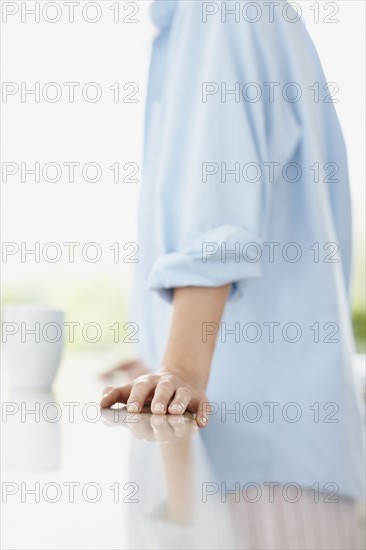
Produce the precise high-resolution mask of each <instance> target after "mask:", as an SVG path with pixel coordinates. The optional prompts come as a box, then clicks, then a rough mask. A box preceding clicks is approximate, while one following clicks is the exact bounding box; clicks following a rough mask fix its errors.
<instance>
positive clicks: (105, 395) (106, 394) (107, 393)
mask: <svg viewBox="0 0 366 550" xmlns="http://www.w3.org/2000/svg"><path fill="white" fill-rule="evenodd" d="M112 391H113V390H108V391H106V392H105V393H103V399H105V398H106V397H108V395H110V394H111V393H112Z"/></svg>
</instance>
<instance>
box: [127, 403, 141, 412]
mask: <svg viewBox="0 0 366 550" xmlns="http://www.w3.org/2000/svg"><path fill="white" fill-rule="evenodd" d="M138 410H139V406H138V404H137V403H127V412H129V413H135V412H137V411H138Z"/></svg>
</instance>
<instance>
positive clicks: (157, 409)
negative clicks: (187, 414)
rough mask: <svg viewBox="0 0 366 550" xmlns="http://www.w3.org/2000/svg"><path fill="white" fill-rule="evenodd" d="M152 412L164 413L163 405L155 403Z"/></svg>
mask: <svg viewBox="0 0 366 550" xmlns="http://www.w3.org/2000/svg"><path fill="white" fill-rule="evenodd" d="M153 411H154V412H160V413H162V412H164V411H165V406H164V404H163V403H155V405H154V407H153Z"/></svg>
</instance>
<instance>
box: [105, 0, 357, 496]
mask: <svg viewBox="0 0 366 550" xmlns="http://www.w3.org/2000/svg"><path fill="white" fill-rule="evenodd" d="M245 4H248V3H246V2H219V3H216V2H201V1H198V0H197V1H178V2H167V1H158V2H155V3H154V4H153V6H152V16H153V19H154V22H155V24H156V25H157V27H158V29H159V33H158V35H157V37H156V39H155V42H154V47H153V52H152V59H151V68H150V76H149V90H148V98H147V113H146V134H145V158H144V163H145V165H144V182H143V188H142V193H141V202H140V211H139V228H140V241H139V245H140V251H141V257H140V261H139V264H138V270H137V282H136V289H135V290H136V311H137V314H138V321H139V327H140V342H141V357H140V366H141V365H143V368H145V369H147V370H148V371H149V372H148V373H147V374H142V375H141V376H138V377H137V378H136V379H134V380H132V381H131V382H130V383H128V384H124V385H122V386H119V387H109V388H107V390H106V391H105V394H104V396H103V399H102V402H101V405H102V407H110V406H112V405H113V404H114V403H116V402H122V403H127V409H128V410H129V411H134V412H139V411H141V409H142V407H143V406H144V405H145V404H146V403H149V404H150V402H151V405H150V406H151V411H152V413H154V414H168V413H169V414H175V415H182V414H183V413H184V412H185V411H186V410H190V411H191V412H193V413H195V414H196V420H197V423H198V425H199V426H200V427H202V428H203V427H205V426H208V427H207V429H206V430H204V432H205V433H204V434H203V437H204V438H205V441H206V442H207V445H211V449H213V448H214V449H215V451H214V452H213V457H212V459H213V461H214V463H215V466H216V469H217V471H218V472H219V473H220V476H221V479H225V480H226V481H227V482H228V483H229V482H232V483H235V482H236V481H237V480H239V481H240V482H241V481H242V479H241V475H242V471H243V467H244V466H243V465H244V464H245V472H246V474H245V475H246V479H255V480H259V481H260V482H262V483H264V482H265V481H268V480H269V478H270V479H272V480H276V483H280V484H286V483H288V482H289V481H291V480H292V481H294V480H296V482H297V483H299V484H300V485H301V486H306V487H307V488H309V487H310V486H312V485H313V484H314V483H317V484H318V485H317V486H318V488H319V490H320V492H322V491H325V492H328V493H329V492H330V493H331V492H332V491H333V490H334V491H335V492H336V493H337V494H338V493H339V494H342V495H345V496H347V497H351V498H352V499H354V498H359V497H360V496H361V495H362V473H361V472H362V445H361V417H360V411H359V407H358V404H357V399H356V394H355V389H354V383H353V377H352V366H351V361H352V354H353V349H354V348H353V336H352V327H351V319H350V312H349V306H348V286H349V279H350V262H351V257H350V251H351V218H350V215H351V214H350V197H349V184H348V175H347V160H346V152H345V146H344V142H343V137H342V133H341V130H340V127H339V123H338V119H337V116H336V113H335V109H334V105H333V101H334V100H335V99H336V97H335V96H334V93H335V89H336V88H335V87H334V86H331V85H328V84H327V81H326V78H325V76H324V74H323V71H322V67H321V64H320V61H319V59H318V56H317V53H316V50H315V48H314V45H313V43H312V41H311V39H310V37H309V35H308V33H307V31H306V29H305V27H304V25H303V23H302V21H301V19H299V18H298V16H297V14H296V12H295V10H294V9H293V8H292V7H291V6H290V5H289V4H288V3H287V2H281V3H280V6H279V7H277V8H276V9H275V11H273V9H268V7H267V8H266V7H265V5H264V4H262V3H256V6H257V7H256V8H255V9H256V11H255V13H254V12H249V11H248V9H247V8H248V6H245ZM250 4H252V5H253V3H250ZM267 4H268V3H267ZM276 4H277V3H276ZM230 10H231V12H230ZM151 371H153V372H151ZM208 402H210V403H211V408H210V406H209V405H208ZM210 414H211V415H212V419H211V420H213V419H215V422H208V420H209V416H210ZM218 424H219V426H218ZM215 425H216V428H215V430H214V426H215ZM218 433H220V444H218V443H217V434H218ZM215 445H216V446H215ZM254 447H255V448H256V449H258V453H257V454H256V455H255V456H251V457H250V459H249V458H248V448H254ZM259 470H260V473H258V471H259ZM330 483H333V484H334V485H333V486H332V487H330V486H329V484H330Z"/></svg>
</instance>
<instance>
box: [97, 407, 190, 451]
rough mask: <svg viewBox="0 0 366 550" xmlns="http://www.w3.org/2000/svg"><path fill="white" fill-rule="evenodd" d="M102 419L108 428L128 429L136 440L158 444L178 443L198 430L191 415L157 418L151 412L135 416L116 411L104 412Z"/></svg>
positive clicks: (124, 411)
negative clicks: (121, 427) (122, 427)
mask: <svg viewBox="0 0 366 550" xmlns="http://www.w3.org/2000/svg"><path fill="white" fill-rule="evenodd" d="M102 418H103V421H104V423H105V424H106V425H107V426H125V427H128V428H129V430H130V431H131V433H132V435H133V436H134V437H135V438H136V439H143V440H145V441H157V442H158V443H168V444H174V443H178V442H179V441H181V440H182V439H183V438H187V437H189V436H190V435H191V434H192V432H193V431H194V430H196V429H197V424H196V422H195V421H194V419H193V417H192V416H191V415H189V413H186V414H185V415H184V416H183V415H180V416H173V415H166V416H157V415H153V414H151V413H150V412H149V411H142V412H141V413H140V414H138V415H137V414H136V415H135V414H130V413H128V412H127V411H126V409H114V410H105V411H103V415H102Z"/></svg>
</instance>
